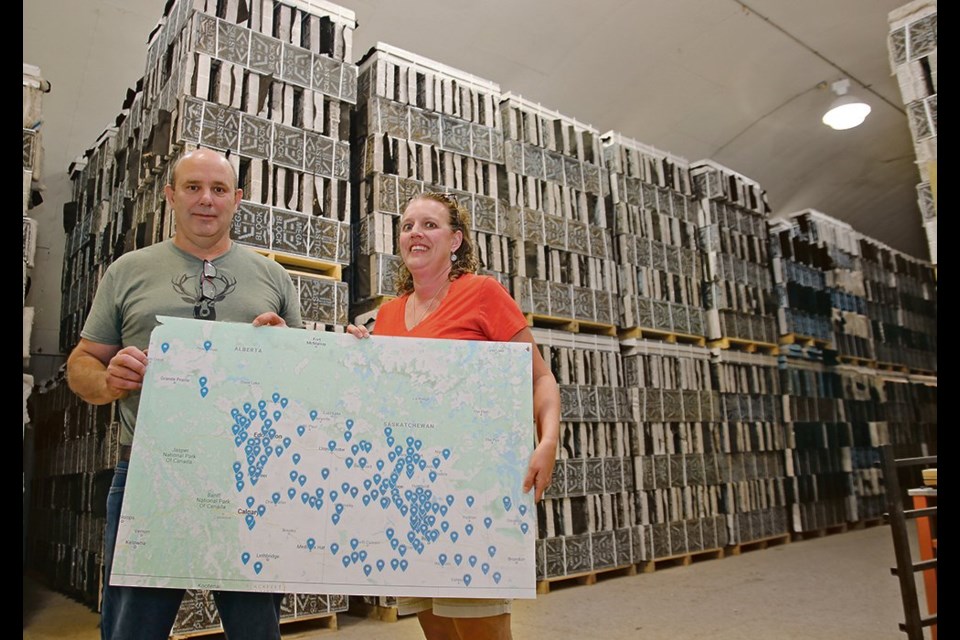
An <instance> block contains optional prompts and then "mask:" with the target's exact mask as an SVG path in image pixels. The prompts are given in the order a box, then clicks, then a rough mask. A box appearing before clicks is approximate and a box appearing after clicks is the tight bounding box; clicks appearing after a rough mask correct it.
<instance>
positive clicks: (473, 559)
mask: <svg viewBox="0 0 960 640" xmlns="http://www.w3.org/2000/svg"><path fill="white" fill-rule="evenodd" d="M468 561H469V562H470V566H471V567H475V566H477V556H470V558H469V559H468Z"/></svg>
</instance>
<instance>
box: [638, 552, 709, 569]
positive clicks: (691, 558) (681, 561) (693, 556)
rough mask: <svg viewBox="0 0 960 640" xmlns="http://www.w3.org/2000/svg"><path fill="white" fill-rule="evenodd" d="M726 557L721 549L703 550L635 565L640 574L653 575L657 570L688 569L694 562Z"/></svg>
mask: <svg viewBox="0 0 960 640" xmlns="http://www.w3.org/2000/svg"><path fill="white" fill-rule="evenodd" d="M725 556H726V551H725V550H724V549H722V548H719V547H718V548H716V549H704V550H702V551H693V552H691V553H683V554H679V555H675V556H667V557H665V558H654V559H653V560H646V561H644V562H641V563H640V564H639V565H637V566H638V567H639V569H640V571H641V572H642V573H653V572H654V571H656V570H657V569H666V568H667V567H689V566H690V565H692V564H693V563H694V562H699V561H701V560H720V559H722V558H724V557H725Z"/></svg>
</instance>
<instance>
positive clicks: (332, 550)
mask: <svg viewBox="0 0 960 640" xmlns="http://www.w3.org/2000/svg"><path fill="white" fill-rule="evenodd" d="M337 551H340V545H339V544H337V543H336V542H334V543H333V544H331V545H330V553H332V554H333V555H337Z"/></svg>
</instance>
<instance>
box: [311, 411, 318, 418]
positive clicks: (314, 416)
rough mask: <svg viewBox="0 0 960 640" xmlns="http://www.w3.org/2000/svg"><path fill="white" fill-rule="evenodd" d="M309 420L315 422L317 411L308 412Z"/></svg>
mask: <svg viewBox="0 0 960 640" xmlns="http://www.w3.org/2000/svg"><path fill="white" fill-rule="evenodd" d="M310 419H311V420H316V419H317V410H316V409H311V410H310Z"/></svg>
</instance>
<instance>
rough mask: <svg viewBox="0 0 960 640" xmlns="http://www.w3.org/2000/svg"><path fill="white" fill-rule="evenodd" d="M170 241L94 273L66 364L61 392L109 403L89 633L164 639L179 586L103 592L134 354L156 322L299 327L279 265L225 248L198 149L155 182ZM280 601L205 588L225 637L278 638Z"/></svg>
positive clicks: (227, 204)
mask: <svg viewBox="0 0 960 640" xmlns="http://www.w3.org/2000/svg"><path fill="white" fill-rule="evenodd" d="M165 193H166V197H167V203H168V204H169V205H170V207H171V208H172V209H173V211H174V219H175V221H176V235H175V236H174V237H173V238H172V239H171V240H166V241H165V242H162V243H160V244H156V245H153V246H150V247H145V248H143V249H140V250H137V251H133V252H131V253H128V254H125V255H123V256H121V257H120V258H119V259H118V260H117V261H116V262H114V263H113V264H112V265H111V266H110V267H109V268H108V269H107V272H106V273H105V274H104V276H103V279H102V281H101V282H100V286H99V287H98V289H97V294H96V296H95V298H94V301H93V305H92V307H91V309H90V315H89V316H88V317H87V320H86V323H85V324H84V327H83V331H82V332H81V334H80V335H81V340H80V342H79V344H78V345H77V346H76V348H75V349H74V350H73V352H72V353H71V354H70V357H69V358H68V359H67V381H68V383H69V385H70V388H71V389H72V390H73V391H74V392H75V393H76V394H77V395H78V396H80V397H81V398H83V399H84V400H85V401H87V402H89V403H91V404H107V403H109V402H113V401H114V400H119V401H120V424H121V433H120V451H121V454H120V463H119V465H118V466H117V469H116V473H115V474H114V480H113V486H112V487H111V489H110V495H109V497H108V499H107V525H106V532H105V540H104V554H105V555H104V568H105V576H104V592H103V601H102V613H101V624H100V626H101V636H102V637H103V638H104V639H106V640H119V639H128V638H136V639H138V640H141V639H149V638H157V639H158V640H160V639H163V640H165V639H166V638H167V637H168V635H169V633H170V629H171V627H172V626H173V623H174V620H175V618H176V614H177V610H178V609H179V607H180V601H181V600H182V599H183V590H182V589H154V588H140V587H113V586H110V585H109V580H110V570H111V566H112V564H113V551H114V546H115V544H116V537H117V528H118V526H119V523H120V509H121V504H122V501H123V487H124V485H125V483H126V474H127V461H128V460H129V456H130V450H131V445H132V444H133V436H134V427H135V425H136V415H137V408H138V405H139V401H140V388H141V386H142V384H143V378H144V372H145V371H146V367H147V354H146V351H145V350H146V348H147V345H148V344H149V341H150V333H151V331H152V330H153V329H154V327H156V326H157V320H156V316H157V315H168V316H178V317H187V318H198V319H205V320H226V321H232V322H250V321H252V322H253V324H254V325H255V326H281V327H282V326H291V327H301V326H302V324H303V323H302V321H301V318H300V304H299V301H298V297H297V291H296V289H295V288H294V285H293V282H292V281H291V280H290V276H289V275H288V274H287V272H286V271H285V270H284V269H283V267H281V266H280V265H279V264H277V263H275V262H273V261H272V260H267V259H265V258H263V257H261V256H259V255H257V254H256V253H254V252H253V251H250V250H249V249H246V248H244V247H241V246H239V245H235V244H234V243H233V241H232V240H231V239H230V225H231V221H232V220H233V216H234V214H235V213H236V210H237V206H238V204H239V203H240V198H241V197H242V196H243V193H242V191H241V190H240V189H238V188H237V176H236V173H235V172H234V170H233V167H232V166H231V165H230V162H229V161H228V160H227V159H226V158H225V157H223V156H222V155H221V154H219V153H217V152H215V151H211V150H209V149H198V150H196V151H192V152H190V153H187V154H185V155H184V156H182V157H181V158H180V160H179V161H178V162H177V163H176V165H174V170H173V177H172V183H171V184H169V185H167V186H166V190H165ZM281 597H282V596H281V595H280V594H263V593H245V592H215V593H214V600H215V601H216V603H217V609H218V610H219V612H220V618H221V620H222V621H223V626H224V630H225V631H226V634H227V637H228V638H230V640H237V639H238V638H249V639H251V640H263V639H271V638H276V639H279V638H280V599H281Z"/></svg>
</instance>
